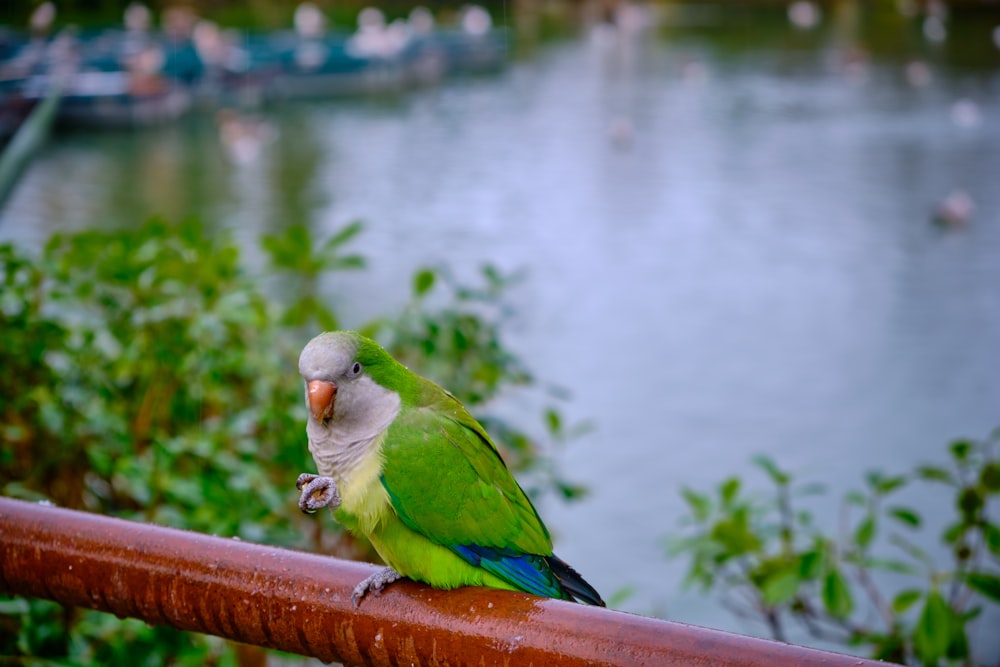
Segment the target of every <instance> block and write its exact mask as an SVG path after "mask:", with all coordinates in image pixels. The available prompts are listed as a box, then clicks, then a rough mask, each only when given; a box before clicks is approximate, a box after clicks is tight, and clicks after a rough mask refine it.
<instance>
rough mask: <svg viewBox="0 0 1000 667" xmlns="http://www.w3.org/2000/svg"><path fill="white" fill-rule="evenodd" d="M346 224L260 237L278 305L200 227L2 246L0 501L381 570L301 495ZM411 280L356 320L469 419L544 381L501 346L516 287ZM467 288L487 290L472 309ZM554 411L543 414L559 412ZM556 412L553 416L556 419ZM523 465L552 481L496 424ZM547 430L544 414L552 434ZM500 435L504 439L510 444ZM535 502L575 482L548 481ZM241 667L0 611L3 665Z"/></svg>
mask: <svg viewBox="0 0 1000 667" xmlns="http://www.w3.org/2000/svg"><path fill="white" fill-rule="evenodd" d="M361 231H362V226H361V224H360V223H352V224H350V225H347V226H345V227H344V228H343V229H341V230H340V231H338V232H337V233H335V234H334V235H333V236H331V237H330V238H329V239H327V240H326V241H324V242H322V243H314V242H313V240H312V236H311V235H310V234H309V232H308V230H307V229H305V228H304V227H303V226H301V225H293V226H291V227H289V228H288V229H287V230H286V231H285V232H284V233H283V234H279V235H272V236H268V237H265V238H264V239H263V246H264V248H265V250H266V251H267V252H268V255H269V256H270V258H271V267H272V269H271V270H272V272H273V274H274V275H275V276H277V277H276V280H284V281H288V282H290V283H291V288H290V289H287V290H282V291H281V293H282V294H294V295H296V297H295V298H294V299H292V300H290V301H281V302H279V301H278V300H277V298H274V297H272V298H269V297H268V296H266V293H265V292H264V291H262V290H261V289H260V287H259V283H260V280H255V279H254V278H253V277H252V276H251V275H250V274H249V273H248V272H247V271H246V270H245V269H244V267H243V266H242V265H241V263H240V252H239V249H238V247H237V246H236V245H235V244H234V243H233V242H232V241H231V239H229V238H228V237H227V236H225V235H211V234H208V233H207V232H206V229H205V228H204V227H203V226H202V225H201V224H199V223H198V222H197V221H193V220H189V221H185V222H182V223H180V224H169V223H167V222H165V221H162V220H151V221H148V222H147V223H145V224H143V225H140V226H138V227H136V228H134V229H130V230H126V231H120V232H97V231H87V232H82V233H76V234H69V235H59V236H56V237H54V238H53V239H52V240H51V241H50V242H49V243H48V244H47V245H46V246H45V247H44V249H42V250H41V252H40V253H39V254H38V256H36V257H29V256H28V255H27V254H26V253H25V252H23V251H21V250H20V249H18V248H16V247H13V246H11V245H0V285H2V293H0V330H2V331H3V332H4V334H3V346H2V347H0V365H2V367H3V369H4V372H3V373H0V443H2V449H0V493H2V494H3V495H7V496H12V497H19V498H24V499H30V500H43V499H44V500H49V501H52V502H54V503H55V504H57V505H60V506H63V507H68V508H73V509H84V510H88V511H93V512H99V513H102V514H109V515H114V516H119V517H124V518H129V519H135V520H140V521H149V522H155V523H158V524H162V525H168V526H174V527H178V528H185V529H191V530H197V531H201V532H205V533H212V534H218V535H227V536H239V537H240V538H242V539H246V540H251V541H255V542H264V543H270V544H275V545H284V546H291V547H296V548H310V549H315V550H319V551H323V552H328V553H336V554H338V555H347V556H352V555H353V556H358V557H367V558H371V557H372V556H373V554H372V553H371V552H370V550H369V549H367V548H366V547H367V545H364V544H356V543H354V542H353V541H352V540H351V539H349V538H348V537H347V536H346V535H345V534H343V533H342V532H341V531H340V530H339V527H338V526H337V525H336V524H335V523H334V522H332V521H328V520H327V521H324V520H317V519H315V518H307V517H304V516H303V515H302V514H301V513H300V512H299V511H298V508H297V506H296V499H297V495H298V494H297V492H296V490H295V487H294V482H295V479H296V477H297V476H298V474H299V473H300V472H303V471H309V470H312V469H313V468H314V466H313V463H312V460H311V458H310V456H309V453H308V451H307V449H306V446H305V426H304V425H305V419H306V412H305V407H304V405H303V400H302V388H301V384H300V380H299V378H298V376H297V373H296V368H297V357H298V353H299V351H300V349H301V347H302V345H304V344H305V342H306V341H308V339H309V338H311V337H312V336H313V335H314V334H315V333H318V331H320V330H322V329H326V328H334V327H339V326H340V319H339V318H338V317H337V315H336V313H335V312H334V310H333V309H332V308H331V307H330V306H329V305H328V301H326V300H324V299H322V298H321V297H320V295H319V294H320V291H319V280H320V279H321V278H322V277H323V275H324V274H326V273H327V272H329V271H340V270H359V269H362V268H363V267H364V261H363V259H362V258H361V257H359V256H356V255H351V254H347V253H346V252H345V247H346V246H348V245H349V244H350V243H351V242H352V240H353V239H354V238H355V237H356V236H357V235H358V234H359V233H361ZM439 273H440V272H433V271H429V270H422V271H421V272H419V273H418V274H417V277H416V279H415V284H417V285H420V286H421V287H420V288H419V289H416V290H415V291H414V295H413V298H414V302H413V304H411V305H410V306H408V307H407V308H406V309H405V311H404V313H402V314H400V315H395V316H387V317H384V318H379V319H378V320H377V321H376V322H372V323H369V324H367V325H362V326H360V327H358V328H362V329H365V330H367V331H369V332H370V333H373V334H375V335H377V336H378V337H380V338H381V339H382V340H383V342H384V343H386V344H387V345H388V346H389V347H390V349H392V350H393V351H394V352H395V353H396V354H398V355H400V356H401V357H403V358H405V359H406V361H407V363H409V364H410V365H411V366H412V367H413V368H414V369H415V370H417V371H419V372H423V373H425V374H427V375H429V376H431V377H433V378H435V379H436V380H438V381H439V382H442V383H443V384H445V385H446V386H449V388H451V389H452V390H453V391H455V392H456V393H458V394H459V395H460V396H461V397H462V399H463V400H464V401H465V402H466V404H467V405H468V406H469V407H470V409H471V410H473V411H474V412H476V411H479V410H481V409H482V407H483V404H484V402H485V401H487V400H488V399H490V398H492V397H494V396H496V395H497V393H498V392H499V391H500V390H501V389H502V388H504V387H507V386H525V385H531V384H532V383H533V381H534V380H533V378H531V377H530V376H529V375H528V374H527V373H525V372H524V370H523V368H522V365H521V363H520V362H519V361H518V360H517V359H516V358H515V357H514V355H513V354H512V353H511V352H510V351H509V350H507V349H506V348H505V347H504V346H503V344H502V342H501V337H500V327H501V325H502V322H503V317H502V316H501V315H500V314H501V313H502V312H506V306H504V305H503V291H504V285H505V282H504V279H503V278H502V277H501V276H499V274H498V273H497V272H496V271H495V270H493V269H487V270H486V271H485V274H484V275H485V276H486V277H487V278H488V281H489V284H488V286H487V288H486V289H485V291H482V290H480V289H479V288H468V287H462V286H453V292H451V293H446V294H442V298H441V299H439V301H440V302H441V303H442V304H443V305H441V306H440V307H439V308H437V309H432V308H429V307H428V306H427V304H426V302H425V300H424V297H425V295H426V294H427V293H428V292H429V291H430V289H431V288H432V287H433V285H431V284H430V283H433V282H435V281H434V280H433V278H429V276H437V275H438V274H439ZM472 294H477V295H478V296H476V297H475V298H473V297H472V296H470V295H472ZM550 411H551V410H550ZM552 414H555V415H556V418H558V413H557V412H552ZM492 424H493V425H495V426H496V427H497V429H498V434H499V435H498V440H499V444H500V445H501V447H504V448H505V453H506V454H507V455H508V456H509V459H510V462H511V464H512V467H513V468H514V469H515V470H518V469H520V470H523V471H526V472H528V473H530V472H531V471H532V470H538V469H545V470H549V469H550V466H548V465H547V464H544V463H540V461H542V458H541V457H540V455H539V453H540V451H541V446H540V444H539V442H538V439H537V438H534V437H530V436H528V435H527V434H525V433H524V432H523V431H522V430H521V427H520V426H518V425H514V424H509V423H506V422H503V421H500V420H493V422H492ZM551 424H552V418H551V417H547V418H545V419H544V421H542V429H541V430H543V432H544V433H545V434H546V435H547V436H551V437H552V438H558V437H560V436H561V434H560V433H558V432H557V431H555V430H553V429H552V428H551ZM501 436H502V437H501ZM540 479H541V481H542V483H541V484H540V485H537V489H538V490H546V489H552V488H558V489H559V490H561V491H563V494H564V495H566V494H565V490H564V488H563V487H567V488H570V486H571V485H567V484H565V483H564V482H562V481H561V480H559V479H558V476H557V475H555V474H548V475H547V476H545V477H544V478H540ZM139 654H143V655H149V656H151V657H150V658H149V664H164V663H168V662H170V663H178V664H230V663H232V661H233V659H234V658H233V655H234V654H233V651H232V650H231V648H230V646H229V645H228V644H226V643H225V642H222V641H220V640H216V639H214V638H208V637H199V636H194V635H186V634H184V633H179V632H176V631H173V630H170V629H166V628H149V627H147V626H145V624H143V623H139V622H136V621H119V620H118V619H115V618H113V617H110V616H107V615H104V614H98V613H96V612H90V611H83V610H70V609H63V608H62V607H60V606H59V605H56V604H53V603H50V602H45V601H40V600H22V599H8V600H6V601H0V655H6V656H20V658H19V662H32V660H33V659H35V658H37V659H39V660H41V659H43V658H44V659H45V660H55V661H57V662H59V663H60V664H90V663H101V664H135V663H134V662H132V661H130V659H129V657H130V656H135V655H139Z"/></svg>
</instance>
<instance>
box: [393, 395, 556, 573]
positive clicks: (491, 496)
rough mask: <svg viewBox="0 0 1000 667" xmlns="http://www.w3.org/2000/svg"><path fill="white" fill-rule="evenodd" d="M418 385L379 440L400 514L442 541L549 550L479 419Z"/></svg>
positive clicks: (541, 529) (545, 535) (534, 514)
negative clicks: (411, 401)
mask: <svg viewBox="0 0 1000 667" xmlns="http://www.w3.org/2000/svg"><path fill="white" fill-rule="evenodd" d="M435 390H436V391H435ZM424 393H425V394H429V396H428V400H426V402H425V404H424V405H420V406H416V407H410V406H407V407H405V408H404V409H403V410H402V411H401V412H400V414H399V415H398V416H397V417H396V420H395V421H394V422H393V424H392V426H391V427H390V429H389V432H388V433H387V434H386V436H387V437H386V439H385V441H384V444H383V452H384V454H385V465H384V468H383V473H382V484H383V486H385V488H386V490H387V491H388V493H389V497H390V499H391V501H392V504H393V507H394V509H395V510H396V512H397V514H399V516H400V518H401V519H402V520H403V522H404V523H406V525H407V526H409V527H410V528H411V529H413V530H415V531H417V532H419V533H421V534H423V535H425V536H426V537H428V538H430V539H431V540H432V541H434V542H436V543H438V544H442V545H445V546H449V547H453V546H461V545H476V546H479V547H493V548H496V549H504V550H513V551H516V552H518V553H521V554H535V555H540V556H550V555H552V540H551V538H550V537H549V533H548V531H547V530H546V528H545V526H544V525H543V524H542V521H541V519H539V518H538V513H537V512H536V511H535V508H534V507H533V506H532V505H531V502H530V501H529V500H528V498H527V496H525V494H524V491H522V490H521V487H520V486H518V484H517V482H516V481H515V480H514V477H513V476H512V475H511V474H510V471H509V470H508V469H507V466H506V465H505V464H504V462H503V460H502V459H501V458H500V454H499V453H498V452H497V450H496V447H495V446H494V445H493V442H492V441H491V440H490V438H489V436H488V435H487V434H486V432H485V431H484V430H483V427H482V426H480V424H479V423H478V422H477V421H476V420H475V419H473V418H472V416H471V415H470V414H469V413H468V412H467V411H466V410H465V408H464V407H462V404H461V403H459V402H458V400H457V399H456V398H454V397H453V396H452V395H451V394H448V393H447V392H445V391H444V390H443V389H441V388H440V387H437V386H436V385H431V387H430V389H429V390H428V391H426V392H424ZM435 394H437V395H435Z"/></svg>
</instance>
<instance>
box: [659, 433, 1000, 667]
mask: <svg viewBox="0 0 1000 667" xmlns="http://www.w3.org/2000/svg"><path fill="white" fill-rule="evenodd" d="M998 441H1000V432H998V433H997V434H995V435H994V436H993V437H991V438H988V439H986V440H983V441H973V440H959V441H956V442H953V443H951V445H950V446H949V450H948V451H949V455H950V461H949V463H948V465H944V466H937V465H922V466H918V467H916V468H915V469H914V470H913V471H911V472H909V473H907V474H902V475H893V476H887V475H884V474H881V473H877V472H872V473H869V474H868V475H867V476H866V477H865V480H864V487H863V489H862V490H860V491H851V492H849V493H847V494H846V495H845V496H844V497H843V500H842V503H841V514H840V516H841V523H842V526H841V531H840V532H839V533H837V534H831V533H830V532H828V531H824V530H822V529H821V528H820V527H818V526H817V525H816V523H815V521H814V518H813V515H812V513H811V512H809V511H808V510H804V509H802V507H801V504H802V498H803V497H805V496H808V495H821V494H824V493H825V490H824V488H823V487H822V486H821V485H816V484H801V483H797V482H796V480H795V479H794V478H793V477H792V475H791V474H789V473H788V472H787V471H785V470H782V469H780V468H779V467H778V466H777V465H775V463H774V462H773V461H771V460H770V459H768V458H766V457H758V458H756V459H755V460H754V463H755V464H756V466H757V467H758V468H760V469H761V470H763V471H764V473H765V474H766V475H767V477H768V479H769V480H770V482H771V483H772V484H773V495H771V496H769V497H767V498H765V499H762V500H761V499H757V498H755V497H753V496H751V495H750V494H748V493H746V492H745V491H744V490H743V482H742V480H740V479H739V478H737V477H731V478H729V479H727V480H725V481H723V482H722V483H721V484H719V486H718V487H717V488H716V490H715V493H714V494H709V493H700V492H696V491H693V490H691V489H685V490H684V491H683V495H684V498H685V500H686V501H687V504H688V509H689V514H688V516H687V517H685V521H686V523H687V525H688V526H689V529H688V530H687V534H686V535H684V536H680V537H674V538H672V539H670V540H669V541H668V542H669V548H670V552H671V554H672V555H674V556H676V555H681V554H684V555H687V556H688V557H690V559H691V567H690V570H689V573H688V581H689V582H690V583H692V584H695V585H698V586H700V587H701V588H702V589H704V590H712V589H718V590H720V591H721V592H722V595H723V598H722V600H723V604H725V605H726V606H727V607H728V608H729V609H730V610H731V611H733V612H734V613H736V614H738V615H740V616H742V617H745V618H751V619H755V620H758V621H761V622H763V623H764V625H765V626H766V627H767V629H768V631H769V633H770V634H771V636H772V637H773V638H775V639H778V640H782V641H786V640H787V632H788V631H787V624H788V622H789V621H794V622H796V623H797V624H798V625H800V626H801V628H802V629H804V631H805V632H806V633H808V634H809V635H811V636H813V637H815V638H817V639H821V640H825V641H828V642H836V643H840V644H842V645H845V646H849V647H852V648H853V649H854V650H864V651H866V652H867V653H868V654H869V655H870V656H871V657H873V658H878V659H883V660H891V661H894V662H904V663H907V664H917V665H940V664H954V665H965V664H971V659H970V655H971V653H972V651H971V650H970V646H969V641H968V634H967V632H966V627H967V625H968V623H969V622H970V621H971V620H972V619H974V618H976V617H977V616H978V615H979V614H980V612H981V611H982V609H983V607H984V606H985V605H997V604H1000V524H997V523H996V520H995V518H994V516H993V515H992V514H991V513H992V512H995V510H996V500H997V496H998V495H1000V460H998V459H997V453H996V445H997V442H998ZM911 485H918V486H920V487H924V486H928V487H929V488H927V489H926V490H925V489H923V488H921V489H920V492H921V493H945V494H950V495H951V497H952V501H951V508H952V509H953V511H954V515H953V517H952V518H951V521H950V523H949V524H948V525H947V527H946V528H945V530H944V531H943V533H942V534H941V536H940V541H941V545H942V547H943V551H944V552H945V553H947V554H948V556H949V558H948V561H947V562H946V563H945V564H943V565H940V564H939V563H938V562H937V561H936V560H935V558H934V557H933V556H932V555H931V554H930V553H929V552H928V550H927V549H925V548H923V547H921V546H919V543H920V540H918V539H917V536H918V534H919V533H920V532H921V531H925V530H926V526H925V522H924V520H923V518H922V517H921V515H920V514H919V513H918V512H917V511H916V510H914V509H913V508H912V507H907V506H905V505H902V504H899V503H898V502H894V499H895V498H897V497H898V495H899V494H900V491H901V490H902V489H904V488H906V487H908V486H911ZM945 502H946V499H945V498H942V506H944V503H945ZM924 543H925V544H926V541H925V542H924ZM890 580H894V581H899V580H902V581H905V582H906V583H905V584H904V585H902V586H901V587H900V586H893V587H892V589H891V592H890V588H889V586H888V585H887V582H888V581H890Z"/></svg>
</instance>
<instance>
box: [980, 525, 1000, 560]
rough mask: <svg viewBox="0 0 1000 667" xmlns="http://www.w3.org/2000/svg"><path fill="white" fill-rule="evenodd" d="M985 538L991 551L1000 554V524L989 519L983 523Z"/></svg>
mask: <svg viewBox="0 0 1000 667" xmlns="http://www.w3.org/2000/svg"><path fill="white" fill-rule="evenodd" d="M983 539H984V541H985V542H986V548H987V549H989V550H990V553H992V554H998V555H1000V526H997V525H996V524H995V523H990V522H988V521H987V522H986V523H985V524H983Z"/></svg>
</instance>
